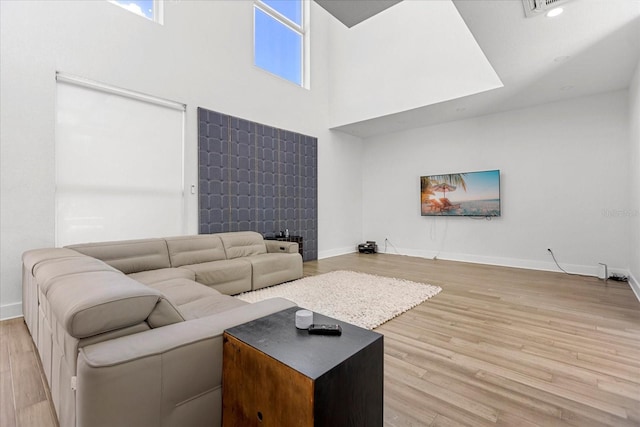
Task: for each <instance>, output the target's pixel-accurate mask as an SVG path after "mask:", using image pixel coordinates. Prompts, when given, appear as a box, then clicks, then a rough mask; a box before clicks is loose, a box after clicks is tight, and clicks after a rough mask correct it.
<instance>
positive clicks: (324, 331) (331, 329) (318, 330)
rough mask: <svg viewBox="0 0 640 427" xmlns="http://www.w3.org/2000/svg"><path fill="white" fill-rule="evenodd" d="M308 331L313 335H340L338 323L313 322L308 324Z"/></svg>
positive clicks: (340, 329)
mask: <svg viewBox="0 0 640 427" xmlns="http://www.w3.org/2000/svg"><path fill="white" fill-rule="evenodd" d="M309 333H310V334H314V335H342V328H341V327H340V325H322V324H313V325H311V326H309Z"/></svg>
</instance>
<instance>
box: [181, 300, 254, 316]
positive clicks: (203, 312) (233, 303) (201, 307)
mask: <svg viewBox="0 0 640 427" xmlns="http://www.w3.org/2000/svg"><path fill="white" fill-rule="evenodd" d="M247 304H249V303H248V302H245V301H241V300H239V299H237V298H234V297H230V296H229V295H222V294H218V295H211V296H208V297H206V298H200V299H197V300H194V301H191V302H189V303H187V304H183V305H181V306H180V307H178V310H180V313H181V314H182V316H183V317H184V318H185V320H191V319H199V318H201V317H205V316H210V315H212V314H218V313H222V312H223V311H227V310H233V309H235V308H238V307H242V306H244V305H247Z"/></svg>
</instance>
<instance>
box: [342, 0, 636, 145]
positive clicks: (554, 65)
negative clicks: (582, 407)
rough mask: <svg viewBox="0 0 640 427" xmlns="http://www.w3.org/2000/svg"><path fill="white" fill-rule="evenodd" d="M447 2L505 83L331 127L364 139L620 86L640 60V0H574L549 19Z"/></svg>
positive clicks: (514, 0)
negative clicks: (493, 87) (451, 5)
mask: <svg viewBox="0 0 640 427" xmlns="http://www.w3.org/2000/svg"><path fill="white" fill-rule="evenodd" d="M352 3H370V2H367V1H354V2H352ZM401 4H402V2H401V3H398V5H395V6H391V7H390V8H388V9H386V10H384V11H382V12H381V13H380V14H379V15H378V16H383V15H384V14H388V13H391V12H392V11H393V10H394V8H399V5H401ZM453 4H454V5H455V7H456V8H457V11H458V12H459V14H460V16H461V17H462V19H463V20H464V23H465V24H466V26H467V27H468V29H469V30H470V32H471V34H472V35H473V37H474V38H475V40H476V41H477V43H478V45H479V47H480V49H482V51H483V52H484V55H485V56H486V58H487V59H488V62H489V63H490V64H491V66H492V67H493V69H494V70H495V72H496V73H497V75H498V77H499V78H500V80H501V81H502V84H503V87H500V88H496V89H492V90H487V91H481V92H478V93H475V94H470V95H466V96H462V97H456V98H455V99H450V100H445V101H442V102H435V103H429V104H424V105H420V106H417V107H415V108H411V109H406V110H402V111H399V112H393V113H391V114H385V115H381V116H378V117H372V118H368V119H366V120H360V121H358V120H355V121H352V122H349V123H346V124H342V125H338V126H336V127H335V128H334V129H336V130H340V131H343V132H346V133H350V134H353V135H357V136H362V137H367V136H371V135H378V134H383V133H389V132H393V131H396V130H402V129H407V128H414V127H421V126H428V125H432V124H436V123H442V122H446V121H452V120H459V119H464V118H469V117H474V116H480V115H485V114H491V113H495V112H500V111H506V110H512V109H517V108H524V107H529V106H533V105H540V104H545V103H549V102H555V101H560V100H565V99H570V98H575V97H580V96H586V95H592V94H596V93H601V92H607V91H614V90H620V89H625V88H627V87H628V86H629V83H630V80H631V77H632V75H633V71H634V70H635V67H636V66H637V64H638V62H639V59H640V0H572V1H569V2H567V3H566V4H564V5H563V6H564V13H562V14H561V15H560V16H557V17H554V18H548V17H546V16H544V15H540V16H535V17H530V18H527V17H526V16H525V13H524V7H523V3H522V2H521V1H519V0H509V1H506V0H453ZM396 10H398V9H396ZM376 18H377V17H376ZM364 24H366V21H365V23H364ZM362 25H363V24H358V25H356V26H354V27H353V28H350V29H348V30H346V31H354V30H358V28H359V27H360V26H362ZM407 42H410V40H407ZM438 42H439V41H438V40H433V43H438ZM425 72H426V73H428V72H429V70H428V69H425ZM464 83H465V82H463V81H460V84H461V85H462V84H464ZM397 95H398V96H402V94H401V93H399V94H397ZM427 98H428V97H427ZM567 113H568V114H570V113H571V112H567Z"/></svg>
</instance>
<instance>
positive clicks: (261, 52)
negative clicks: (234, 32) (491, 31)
mask: <svg viewBox="0 0 640 427" xmlns="http://www.w3.org/2000/svg"><path fill="white" fill-rule="evenodd" d="M304 7H305V4H304V1H303V0H255V1H254V8H253V10H254V63H255V65H257V66H258V67H260V68H262V69H264V70H266V71H268V72H270V73H272V74H275V75H277V76H280V77H282V78H284V79H287V80H289V81H291V82H293V83H295V84H297V85H299V86H306V82H305V78H304V76H305V66H304V64H305V37H306V34H305V22H304V21H305V13H304V12H305V11H304Z"/></svg>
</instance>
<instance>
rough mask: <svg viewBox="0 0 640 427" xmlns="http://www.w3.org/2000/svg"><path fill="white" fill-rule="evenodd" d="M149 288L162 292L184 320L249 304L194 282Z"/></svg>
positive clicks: (168, 283) (184, 281)
mask: <svg viewBox="0 0 640 427" xmlns="http://www.w3.org/2000/svg"><path fill="white" fill-rule="evenodd" d="M148 286H150V287H152V288H153V289H156V290H158V291H160V292H162V294H163V295H164V296H165V297H166V298H167V299H168V300H170V301H171V303H172V304H173V305H174V306H175V307H176V308H177V309H178V311H179V312H180V314H181V316H182V317H183V318H184V320H190V319H197V318H200V317H204V316H209V315H212V314H216V313H220V312H222V311H226V310H231V309H234V308H236V307H240V306H243V305H246V304H247V303H246V302H244V301H240V300H239V299H237V298H233V297H230V296H227V295H222V294H221V293H220V292H218V291H216V290H215V289H213V288H210V287H208V286H205V285H202V284H200V283H198V282H194V281H192V280H186V279H173V280H166V281H164V282H158V283H153V284H151V285H148ZM149 317H151V316H149ZM153 327H156V326H153Z"/></svg>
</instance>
